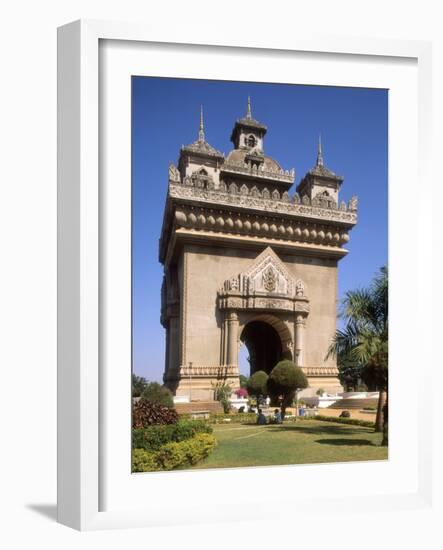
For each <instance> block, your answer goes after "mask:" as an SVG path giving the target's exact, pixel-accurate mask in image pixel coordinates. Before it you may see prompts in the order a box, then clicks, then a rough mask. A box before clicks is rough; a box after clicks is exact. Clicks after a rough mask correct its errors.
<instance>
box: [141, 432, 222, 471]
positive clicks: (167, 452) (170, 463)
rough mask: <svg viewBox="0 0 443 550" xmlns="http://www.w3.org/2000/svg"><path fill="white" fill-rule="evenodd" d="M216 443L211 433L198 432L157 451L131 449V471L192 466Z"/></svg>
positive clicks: (204, 456)
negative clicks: (189, 437)
mask: <svg viewBox="0 0 443 550" xmlns="http://www.w3.org/2000/svg"><path fill="white" fill-rule="evenodd" d="M216 444H217V441H216V439H215V437H214V436H213V435H211V434H208V433H198V434H197V435H196V436H194V437H192V438H191V439H187V440H185V441H179V442H175V441H174V442H171V443H167V444H166V445H163V446H162V447H161V448H160V449H159V450H157V451H147V450H145V449H133V451H132V471H133V472H156V471H159V470H174V469H177V468H185V467H187V466H192V465H193V464H197V462H199V461H200V460H202V459H204V458H206V457H207V456H208V455H209V453H210V452H211V451H212V450H213V449H214V447H215V446H216Z"/></svg>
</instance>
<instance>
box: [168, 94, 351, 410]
mask: <svg viewBox="0 0 443 550" xmlns="http://www.w3.org/2000/svg"><path fill="white" fill-rule="evenodd" d="M266 133H267V127H266V126H265V125H264V124H263V123H261V122H259V121H257V120H256V119H255V118H254V117H253V116H252V112H251V103H250V101H249V100H248V105H247V110H246V114H245V116H244V117H243V118H240V119H238V120H237V121H236V122H235V124H234V128H233V130H232V134H231V141H232V144H233V149H232V151H231V152H230V153H229V154H228V155H226V156H225V155H224V154H223V153H221V152H220V151H217V150H216V149H214V148H213V147H212V146H211V145H209V143H208V142H207V141H206V137H205V130H204V124H203V115H202V116H201V120H200V131H199V133H198V139H197V140H196V141H195V142H194V143H191V144H190V145H186V146H182V148H181V150H180V154H179V159H178V164H177V166H175V165H173V164H171V165H170V166H169V185H168V193H167V199H166V205H165V213H164V218H163V227H162V230H161V238H160V249H159V257H160V261H161V263H162V264H163V266H164V281H163V287H162V309H161V322H162V324H163V326H164V327H165V329H166V361H165V372H164V383H165V385H166V386H167V387H168V388H170V389H171V390H172V391H173V393H174V394H175V395H177V396H190V398H191V399H192V400H193V401H199V400H200V401H207V400H211V399H213V396H214V386H215V384H216V383H217V382H220V381H222V380H225V381H226V382H227V383H231V384H232V387H233V389H236V388H238V387H239V348H240V346H241V345H242V344H244V345H245V346H246V348H247V350H248V354H249V363H250V373H251V374H252V373H254V372H255V371H257V370H264V371H266V372H268V373H269V372H270V371H271V370H272V368H273V367H274V366H275V364H276V363H277V362H278V361H279V360H280V359H282V358H288V359H291V360H292V361H294V363H296V364H297V365H298V366H300V367H301V368H302V369H303V370H304V372H305V374H306V375H307V377H308V380H309V388H308V389H307V390H304V395H312V394H315V392H316V391H317V390H318V389H319V388H323V389H324V390H325V391H327V392H333V393H335V392H337V391H341V390H342V388H341V386H340V383H339V381H338V378H337V374H338V371H337V366H336V362H335V360H334V359H333V358H329V359H327V360H326V359H325V356H326V353H327V350H328V347H329V345H330V343H331V339H332V337H333V335H334V333H335V330H336V310H337V292H338V290H337V274H338V269H337V267H338V262H339V260H340V259H341V258H343V257H344V256H345V255H346V254H347V250H346V249H345V248H344V246H345V245H346V243H347V242H348V241H349V231H350V230H351V229H352V228H353V227H354V225H355V224H356V223H357V198H356V197H353V198H351V199H350V201H349V202H348V204H346V203H345V202H344V201H340V200H339V192H340V187H341V185H342V183H343V177H341V176H338V175H336V174H335V173H334V172H332V171H331V170H329V169H328V168H327V167H326V166H325V163H324V160H323V154H322V148H321V142H320V141H319V144H318V151H317V159H316V162H315V163H314V162H313V164H314V166H313V168H312V169H311V170H309V172H308V173H307V174H306V175H305V176H304V177H302V178H301V180H300V181H299V183H298V185H297V186H296V190H295V191H292V190H291V188H292V186H293V184H294V181H295V179H296V175H295V170H294V169H289V170H286V169H283V168H282V167H281V166H280V164H279V163H278V162H277V161H276V160H274V159H273V158H271V157H269V156H267V155H266V153H265V142H264V139H265V135H266ZM295 145H296V144H293V146H295ZM314 153H315V152H313V159H314V158H315V154H314Z"/></svg>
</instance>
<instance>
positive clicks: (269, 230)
mask: <svg viewBox="0 0 443 550" xmlns="http://www.w3.org/2000/svg"><path fill="white" fill-rule="evenodd" d="M175 223H176V227H186V228H190V229H194V230H197V231H198V230H209V231H214V232H223V233H233V234H242V235H248V236H254V237H256V236H260V237H270V238H273V239H284V240H290V241H296V242H306V243H313V244H321V245H324V246H332V247H339V246H341V245H343V244H345V243H347V242H348V241H349V235H348V230H347V229H344V228H343V227H334V226H333V225H327V224H325V223H324V222H323V223H309V222H308V221H306V222H304V221H303V220H290V219H286V218H274V217H271V216H259V215H254V214H249V213H246V212H245V213H243V212H235V211H230V210H218V211H217V210H215V209H213V208H203V207H200V208H199V207H196V206H187V205H186V206H185V205H183V206H180V207H177V208H176V210H175Z"/></svg>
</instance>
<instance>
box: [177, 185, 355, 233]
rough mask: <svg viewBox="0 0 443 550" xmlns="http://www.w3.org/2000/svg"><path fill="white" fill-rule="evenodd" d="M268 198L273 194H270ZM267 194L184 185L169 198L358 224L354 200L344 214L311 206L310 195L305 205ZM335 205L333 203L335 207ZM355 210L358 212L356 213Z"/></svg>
mask: <svg viewBox="0 0 443 550" xmlns="http://www.w3.org/2000/svg"><path fill="white" fill-rule="evenodd" d="M266 191H267V192H266V195H265V196H266V197H267V196H268V193H269V191H268V190H266ZM263 193H264V192H260V191H259V190H258V189H257V188H256V192H255V196H253V195H252V194H249V195H247V194H246V192H245V191H244V190H243V192H242V193H240V192H239V188H238V186H237V185H236V184H232V183H231V184H230V186H229V187H227V188H226V189H224V188H223V187H221V188H220V187H219V188H218V189H203V188H200V187H194V186H192V185H183V184H176V183H172V182H171V183H170V184H169V196H170V197H171V198H173V199H184V200H190V201H195V202H199V203H204V204H211V205H214V206H215V205H220V206H235V207H239V208H244V209H247V210H258V211H261V212H268V213H275V214H285V215H288V214H289V215H292V216H294V217H299V218H309V219H318V220H325V221H331V222H342V223H345V224H346V225H351V226H353V225H355V224H356V223H357V212H356V206H357V203H356V198H355V199H353V200H352V199H351V201H352V202H351V201H350V204H349V208H348V209H347V210H344V209H343V208H344V207H343V204H342V205H341V207H340V208H332V206H331V207H329V208H325V207H321V206H315V205H311V204H310V199H309V197H307V196H306V195H304V196H303V198H302V201H301V204H299V203H298V202H296V200H295V201H294V200H291V199H290V198H289V196H288V195H287V194H286V195H285V196H284V198H281V197H280V194H279V195H278V197H277V194H276V193H279V192H278V190H274V191H273V192H272V194H271V198H270V199H268V198H263ZM331 204H332V203H331ZM354 208H355V210H354Z"/></svg>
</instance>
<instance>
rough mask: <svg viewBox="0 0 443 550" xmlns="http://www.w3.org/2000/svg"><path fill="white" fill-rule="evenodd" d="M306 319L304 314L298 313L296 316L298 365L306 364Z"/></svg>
mask: <svg viewBox="0 0 443 550" xmlns="http://www.w3.org/2000/svg"><path fill="white" fill-rule="evenodd" d="M305 325H306V319H305V317H304V316H303V315H297V316H296V318H295V364H296V365H297V367H303V366H304V356H303V355H304V348H305V343H304V336H305Z"/></svg>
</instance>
